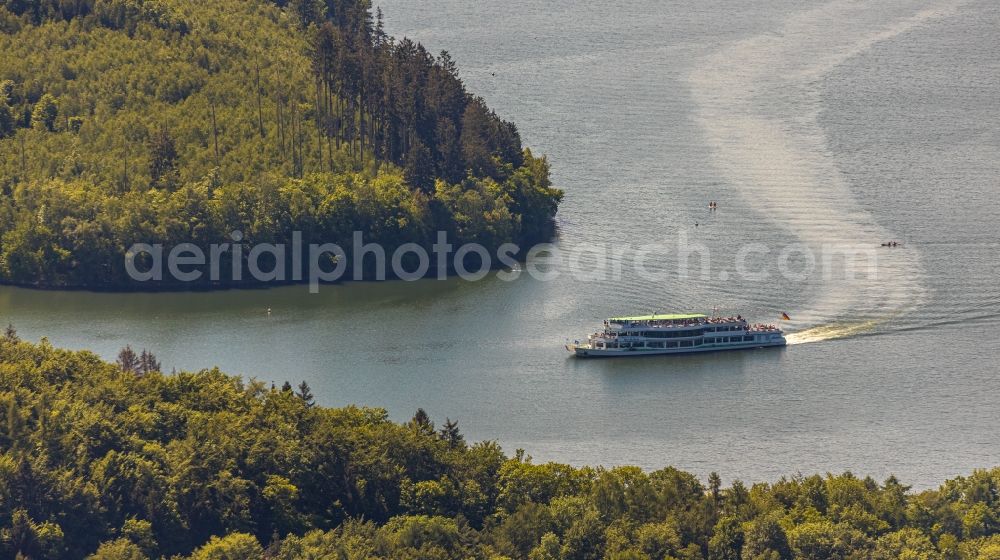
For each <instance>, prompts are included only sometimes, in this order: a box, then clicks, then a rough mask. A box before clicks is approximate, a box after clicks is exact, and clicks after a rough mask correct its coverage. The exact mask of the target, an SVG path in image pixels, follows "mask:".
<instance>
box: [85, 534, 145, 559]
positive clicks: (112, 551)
mask: <svg viewBox="0 0 1000 560" xmlns="http://www.w3.org/2000/svg"><path fill="white" fill-rule="evenodd" d="M147 558H148V557H147V556H146V554H145V553H143V551H142V547H140V546H139V545H137V544H135V543H133V542H132V541H130V540H128V539H115V540H113V541H108V542H104V543H101V546H100V547H98V549H97V552H95V553H94V554H93V555H91V556H89V557H87V560H147Z"/></svg>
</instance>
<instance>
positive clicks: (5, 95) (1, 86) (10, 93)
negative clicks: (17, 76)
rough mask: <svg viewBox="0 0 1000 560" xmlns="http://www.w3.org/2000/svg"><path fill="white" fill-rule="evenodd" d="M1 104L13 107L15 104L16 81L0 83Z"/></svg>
mask: <svg viewBox="0 0 1000 560" xmlns="http://www.w3.org/2000/svg"><path fill="white" fill-rule="evenodd" d="M0 103H6V104H7V105H11V104H13V103H14V81H13V80H2V81H0Z"/></svg>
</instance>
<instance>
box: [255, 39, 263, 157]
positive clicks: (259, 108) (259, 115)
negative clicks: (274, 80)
mask: <svg viewBox="0 0 1000 560" xmlns="http://www.w3.org/2000/svg"><path fill="white" fill-rule="evenodd" d="M254 66H255V67H256V70H257V72H256V74H257V80H256V82H257V128H259V129H260V137H261V138H263V137H264V106H263V105H262V104H261V98H260V97H261V91H260V62H259V61H258V60H257V57H254Z"/></svg>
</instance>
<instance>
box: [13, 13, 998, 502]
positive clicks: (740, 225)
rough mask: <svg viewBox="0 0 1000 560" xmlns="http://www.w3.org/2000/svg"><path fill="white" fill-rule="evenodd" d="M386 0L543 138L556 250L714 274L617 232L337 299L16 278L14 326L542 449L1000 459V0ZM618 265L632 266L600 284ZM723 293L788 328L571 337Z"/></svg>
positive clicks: (728, 475)
mask: <svg viewBox="0 0 1000 560" xmlns="http://www.w3.org/2000/svg"><path fill="white" fill-rule="evenodd" d="M381 6H382V8H383V10H384V11H385V13H386V18H387V21H386V23H387V27H388V29H389V31H390V33H392V34H393V35H396V36H397V37H401V36H403V35H406V36H408V37H411V38H414V39H417V40H420V41H422V42H423V43H424V44H425V45H427V46H428V48H429V49H430V50H432V51H434V52H437V51H439V50H441V49H447V50H449V51H450V52H451V54H452V56H453V57H454V58H455V59H456V60H457V61H458V63H459V66H460V68H461V73H462V77H463V78H464V79H465V81H466V82H467V83H468V84H469V86H470V88H471V89H472V90H473V91H475V92H477V93H479V94H481V95H482V96H483V97H484V98H485V99H486V100H487V102H488V103H489V104H490V106H492V107H494V108H495V109H496V110H497V112H498V113H500V114H501V115H502V116H504V117H505V118H509V119H511V120H514V121H516V122H517V124H518V126H519V129H520V131H521V134H522V137H523V138H524V140H525V142H526V144H528V145H529V146H531V147H532V148H534V149H535V151H536V152H543V153H546V154H547V155H548V156H549V158H550V160H551V162H552V165H553V178H554V181H555V182H556V184H557V185H558V186H560V187H562V188H564V189H565V191H566V198H565V201H564V203H563V205H562V207H561V209H560V213H559V225H560V235H559V239H558V245H559V247H560V248H561V249H562V250H563V251H564V252H566V253H570V254H572V253H574V251H576V252H577V253H576V254H580V253H579V252H580V251H582V250H583V249H584V248H588V247H589V248H592V247H619V248H621V247H628V248H635V247H638V246H639V245H641V244H644V243H658V242H662V243H667V244H668V245H671V244H676V243H677V240H678V239H682V238H684V237H686V238H687V239H688V240H689V242H691V243H698V244H701V245H702V246H703V249H704V251H705V252H708V253H709V254H710V264H709V271H708V273H707V274H706V275H704V276H703V275H702V274H701V271H700V269H697V273H696V274H694V273H692V274H688V275H687V276H685V275H682V274H679V273H677V270H678V257H677V256H676V254H673V253H671V254H660V253H658V254H657V255H656V256H654V257H651V258H649V259H648V260H647V262H646V266H647V271H650V272H651V273H654V274H658V273H666V274H665V275H664V276H665V277H663V278H659V279H655V278H651V277H650V274H646V275H640V274H637V273H636V271H635V268H634V266H633V265H634V262H635V260H636V259H635V257H634V254H632V255H631V256H630V255H629V254H627V253H626V254H624V255H618V256H610V257H609V258H608V260H607V267H605V268H598V269H596V270H595V269H593V267H588V266H587V265H588V263H589V262H590V261H588V260H587V258H583V259H582V260H581V261H580V266H579V267H577V268H574V267H572V266H571V265H570V264H569V263H566V264H564V265H563V266H558V267H556V268H555V270H557V271H559V272H561V275H560V276H559V277H558V278H555V279H554V280H550V281H539V280H536V279H533V278H531V277H528V276H527V275H522V277H521V278H519V279H518V280H516V281H513V282H506V281H501V280H499V279H497V278H494V277H490V278H487V279H486V280H483V281H480V282H464V281H460V280H448V281H421V282H415V283H402V282H391V283H381V284H379V283H364V284H348V285H343V286H336V287H325V288H324V289H322V291H321V293H320V294H318V295H310V294H309V293H308V292H307V289H306V288H305V287H285V288H280V289H273V290H250V291H230V292H220V293H192V294H93V293H76V292H74V293H66V292H37V291H29V290H23V289H15V288H0V321H2V322H4V323H6V322H7V321H10V322H13V323H14V324H15V325H16V326H17V328H18V329H19V331H20V333H21V334H22V336H24V337H26V338H29V339H35V340H37V339H38V338H40V337H42V336H47V337H48V338H49V339H50V340H51V341H52V342H53V343H54V344H56V345H59V346H66V347H72V348H89V349H93V350H95V351H96V352H98V353H100V354H101V355H102V356H105V357H107V358H109V359H112V358H113V357H114V356H115V354H116V353H117V351H118V349H119V348H120V347H121V346H123V345H124V344H126V343H131V344H132V345H133V346H136V347H147V348H150V349H152V350H154V351H155V353H156V354H157V355H158V357H159V358H160V360H161V361H162V362H163V364H164V366H165V367H166V368H168V369H169V368H177V369H196V368H200V367H205V366H211V365H216V364H217V365H219V366H220V367H222V368H223V369H224V370H226V371H229V372H233V373H240V374H244V375H246V376H252V377H257V378H259V379H265V380H274V381H276V382H277V383H281V382H282V381H284V380H286V379H288V380H291V381H292V382H293V383H297V382H298V381H299V380H303V379H304V380H306V381H308V382H309V384H310V385H311V386H312V389H313V392H314V393H315V394H316V395H317V397H318V400H319V401H320V402H321V403H323V404H326V405H343V404H348V403H359V404H364V405H371V406H382V407H387V408H388V409H389V410H390V413H391V415H392V417H393V418H394V419H397V420H405V419H407V418H409V417H410V416H411V415H412V413H413V411H414V410H415V409H416V408H417V407H424V408H425V409H427V410H428V412H429V413H430V414H431V416H432V417H433V418H434V419H435V420H437V421H439V422H443V420H444V419H445V417H450V418H452V419H457V420H458V421H459V425H460V427H461V428H462V430H463V431H464V433H465V434H466V436H467V438H469V439H471V440H479V439H498V440H499V441H500V442H501V443H502V444H503V445H504V447H505V448H506V449H507V450H508V451H510V452H513V451H514V449H516V448H519V447H520V448H524V449H526V450H527V451H528V453H529V454H530V455H532V456H534V457H535V459H536V460H556V461H562V462H568V463H572V464H576V465H582V464H604V465H619V464H636V465H640V466H642V467H645V468H658V467H662V466H666V465H674V466H677V467H679V468H683V469H687V470H691V471H693V472H695V473H697V474H699V475H702V476H704V475H706V474H707V473H708V472H710V471H713V470H716V471H718V472H720V473H721V474H722V476H723V479H724V480H725V481H727V482H728V481H731V480H732V479H733V478H743V479H745V480H773V479H776V478H778V477H780V476H782V475H791V474H795V473H797V472H803V473H812V472H827V471H832V472H839V471H842V470H846V469H849V470H852V471H853V472H855V473H856V474H859V475H872V476H875V477H877V478H884V477H885V476H887V475H889V474H890V473H895V474H897V475H899V476H900V477H901V478H903V479H904V481H906V482H909V483H912V484H914V485H915V486H917V487H928V486H932V485H936V484H937V483H938V482H940V481H942V480H943V479H944V478H945V477H950V476H955V475H959V474H964V473H968V472H969V471H971V470H972V469H973V468H977V467H989V466H993V465H996V464H997V463H1000V414H998V413H997V412H998V404H997V403H998V401H1000V377H998V376H997V363H998V358H1000V336H998V334H997V333H998V332H1000V287H998V281H997V278H998V273H1000V233H998V231H1000V230H998V223H1000V208H998V206H997V200H998V196H997V195H998V191H1000V103H998V101H997V100H998V99H1000V43H998V42H997V41H996V29H997V28H998V26H1000V6H998V5H997V4H996V3H995V2H993V1H992V0H983V1H971V0H970V1H967V2H959V1H953V0H928V1H903V0H884V1H881V2H878V3H876V4H872V3H868V2H858V1H833V2H803V1H801V0H795V1H790V0H781V1H774V2H767V3H761V2H749V1H736V2H734V1H725V2H723V1H721V0H715V1H701V0H699V1H697V2H695V1H693V0H679V1H675V2H669V3H664V2H654V1H651V0H633V1H629V2H626V3H624V4H621V5H617V6H612V5H609V4H608V3H606V2H597V1H593V0H584V1H582V2H581V1H573V2H570V1H567V0H555V1H547V2H539V1H527V0H512V1H510V2H500V3H497V2H493V3H484V2H464V1H460V0H428V1H425V2H419V3H414V2H404V1H402V0H390V1H383V2H381ZM709 200H717V201H719V207H720V209H719V210H718V211H716V212H714V213H711V214H710V213H709V212H708V210H707V209H706V205H707V202H708V201H709ZM696 223H697V224H698V225H697V226H695V224H696ZM889 239H896V240H899V241H900V242H901V243H902V246H901V247H899V248H896V249H877V250H874V251H875V255H876V259H877V261H876V262H875V264H872V265H871V266H870V267H869V268H868V269H866V271H865V272H866V273H865V274H861V275H856V276H855V277H854V278H850V277H847V276H846V275H845V274H841V272H843V271H842V270H840V268H843V266H846V264H841V265H837V264H836V263H837V262H840V261H836V262H834V264H833V266H832V267H831V270H832V271H833V272H832V273H831V274H829V275H824V274H821V273H819V272H816V273H814V274H811V275H808V277H806V278H802V279H794V278H787V277H783V276H782V275H781V274H779V273H780V271H781V267H782V266H783V265H784V264H788V268H791V269H793V272H795V271H801V270H802V267H804V266H807V264H808V263H804V262H803V261H802V260H801V259H799V258H798V257H796V256H795V255H794V254H793V255H792V256H791V257H790V258H789V259H788V261H787V263H785V262H783V261H781V259H780V258H778V254H779V252H780V251H781V250H782V249H784V248H787V247H799V248H805V249H809V250H811V251H820V249H821V248H822V247H823V246H824V245H825V244H830V243H832V244H836V245H837V246H839V247H845V246H850V247H861V248H865V249H866V250H869V249H872V248H873V247H875V246H877V245H878V244H879V243H880V242H882V241H886V240H889ZM747 243H759V244H762V245H763V246H766V247H767V248H770V249H771V250H772V253H770V254H768V255H763V256H761V255H758V256H757V257H756V258H757V260H754V261H753V266H752V268H753V269H754V270H755V271H758V272H764V273H767V274H768V276H769V278H767V279H751V278H747V277H744V276H741V275H739V274H737V273H736V271H734V270H733V268H734V267H733V264H734V263H735V262H736V258H737V256H738V254H739V251H740V248H741V247H745V246H746V244H747ZM594 258H595V259H596V256H595V257H594ZM685 262H687V261H685ZM690 262H691V263H693V266H695V267H697V266H699V263H700V258H693V259H691V260H690ZM847 262H853V260H852V259H847V260H846V261H844V263H847ZM868 262H869V261H868V260H864V263H868ZM615 265H620V268H621V270H622V273H621V277H620V278H615V277H614V276H613V275H612V274H611V273H610V272H608V273H606V274H603V275H601V274H593V276H595V278H591V279H583V278H580V277H579V276H581V274H579V273H580V272H582V271H590V272H592V273H595V272H607V271H608V270H612V269H614V267H615ZM838 266H839V268H838ZM574 272H575V273H576V274H574ZM597 276H603V277H597ZM785 276H788V275H785ZM716 307H717V308H718V309H719V311H720V313H726V314H729V313H732V314H736V313H742V314H744V315H748V316H749V317H750V318H751V319H754V320H759V321H774V320H775V319H776V318H777V316H778V314H779V313H781V312H782V311H784V312H787V313H789V315H791V316H792V319H793V320H792V321H791V322H790V323H786V324H785V326H786V327H787V328H788V329H789V330H791V331H794V333H793V334H792V335H791V340H792V341H793V342H795V344H793V345H791V346H789V347H787V348H785V349H770V350H766V351H764V350H760V351H749V352H737V353H722V354H714V355H698V356H681V357H672V358H643V359H636V360H624V361H622V360H611V361H579V360H573V359H569V358H568V354H567V353H566V351H565V350H564V349H563V347H562V345H563V344H564V343H565V342H566V341H567V339H575V338H582V337H584V336H585V335H586V333H589V332H592V331H593V330H595V329H597V328H598V327H599V326H600V323H601V320H602V319H603V318H604V317H607V316H612V315H617V314H625V313H645V312H648V311H651V310H679V311H705V312H707V311H711V310H712V309H713V308H716ZM268 308H270V309H271V314H270V315H268V313H267V311H266V310H267V309H268Z"/></svg>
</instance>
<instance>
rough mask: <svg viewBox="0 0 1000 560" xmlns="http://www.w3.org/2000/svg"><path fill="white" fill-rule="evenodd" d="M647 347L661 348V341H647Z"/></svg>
mask: <svg viewBox="0 0 1000 560" xmlns="http://www.w3.org/2000/svg"><path fill="white" fill-rule="evenodd" d="M649 347H650V348H663V343H662V342H650V343H649Z"/></svg>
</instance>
